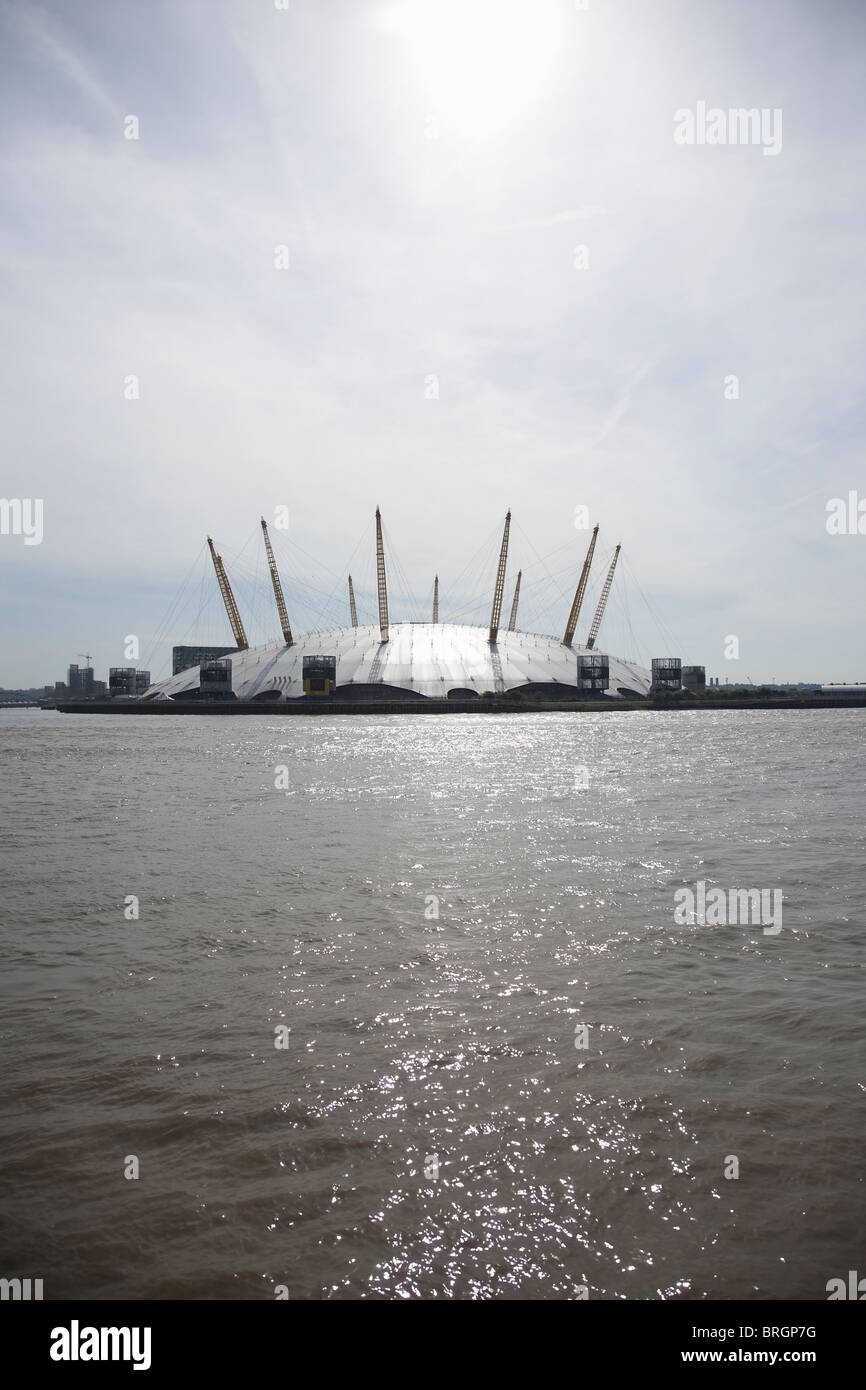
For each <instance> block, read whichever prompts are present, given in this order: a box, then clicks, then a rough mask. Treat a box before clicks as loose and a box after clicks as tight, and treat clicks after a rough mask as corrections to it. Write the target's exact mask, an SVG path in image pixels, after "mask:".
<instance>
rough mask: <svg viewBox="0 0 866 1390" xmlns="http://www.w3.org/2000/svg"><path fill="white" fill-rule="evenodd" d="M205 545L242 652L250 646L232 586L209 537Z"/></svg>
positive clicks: (236, 640)
mask: <svg viewBox="0 0 866 1390" xmlns="http://www.w3.org/2000/svg"><path fill="white" fill-rule="evenodd" d="M207 543H208V545H209V546H210V557H211V559H212V560H213V567H214V569H215V571H216V577H217V583H218V584H219V586H220V593H221V594H222V598H223V603H224V604H225V607H226V613H227V614H228V620H229V622H230V623H231V628H232V635H233V636H234V639H235V642H236V643H237V648H238V651H239V652H244V651H246V649H247V647H248V646H249V645H250V644H249V642H248V641H247V634H246V633H245V632H244V625H243V623H242V622H241V615H240V613H239V612H238V606H237V604H236V603H235V596H234V594H233V593H232V586H231V584H230V583H229V577H228V575H227V574H226V571H225V565H224V564H223V561H222V556H221V555H217V553H216V551H215V550H214V545H213V541H212V540H211V538H210V536H208V538H207Z"/></svg>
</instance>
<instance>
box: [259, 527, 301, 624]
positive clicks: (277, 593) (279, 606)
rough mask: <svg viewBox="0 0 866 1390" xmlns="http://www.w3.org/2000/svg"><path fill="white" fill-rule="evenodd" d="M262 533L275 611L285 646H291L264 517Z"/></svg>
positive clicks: (281, 590)
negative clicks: (275, 606) (275, 604)
mask: <svg viewBox="0 0 866 1390" xmlns="http://www.w3.org/2000/svg"><path fill="white" fill-rule="evenodd" d="M262 535H263V536H264V538H265V554H266V555H267V557H268V569H269V570H270V572H271V583H272V584H273V586H274V598H275V599H276V600H277V612H278V614H279V615H280V627H281V628H282V630H283V640H284V642H285V644H286V646H287V647H291V646H292V645H293V643H294V638H293V637H292V628H291V624H290V622H289V615H288V613H287V612H286V600H285V599H284V598H283V586H282V584H281V583H280V575H279V571H278V570H277V562H276V560H275V559H274V551H273V546H272V545H271V538H270V536H269V535H268V523H267V522H266V521H265V519H264V517H262Z"/></svg>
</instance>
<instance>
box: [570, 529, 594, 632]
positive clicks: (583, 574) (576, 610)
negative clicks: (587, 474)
mask: <svg viewBox="0 0 866 1390" xmlns="http://www.w3.org/2000/svg"><path fill="white" fill-rule="evenodd" d="M597 539H598V527H597V526H596V528H595V530H594V531H593V533H592V540H591V541H590V543H589V550H588V551H587V552H586V559H585V560H584V562H583V569H582V570H581V571H580V579H579V580H578V581H577V588H576V589H575V591H574V599H573V601H572V605H571V612H570V613H569V615H568V622H567V623H566V625H565V636H564V637H563V639H562V645H563V646H564V647H570V646H571V644H572V641H573V640H574V632H575V628H576V627H577V620H578V618H579V617H580V610H581V608H582V607H583V596H584V594H585V593H586V585H587V582H588V580H589V571H590V566H591V565H592V557H593V555H594V553H595V543H596V540H597Z"/></svg>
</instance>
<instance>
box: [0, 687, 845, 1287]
mask: <svg viewBox="0 0 866 1390" xmlns="http://www.w3.org/2000/svg"><path fill="white" fill-rule="evenodd" d="M864 734H866V713H864V712H863V711H859V710H839V711H835V710H830V711H815V712H802V711H793V712H777V711H755V712H744V711H715V712H706V713H704V712H685V711H683V712H679V713H672V714H659V713H652V712H649V711H647V712H645V713H644V712H639V713H629V714H626V713H621V714H608V713H604V714H582V715H577V716H575V715H569V714H561V715H558V714H552V715H513V716H512V715H502V716H497V717H485V716H475V715H468V716H458V715H455V716H440V717H437V718H429V717H424V716H419V717H413V716H400V717H390V718H389V717H377V716H364V717H363V718H361V717H356V718H344V719H339V718H328V717H321V716H320V717H318V718H316V719H315V720H310V721H307V720H303V719H296V718H293V719H286V720H284V721H283V722H281V721H280V720H279V719H278V718H277V717H271V716H263V717H260V718H247V719H226V718H208V717H190V718H177V719H174V718H166V717H160V718H134V717H124V718H117V717H115V718H111V717H110V716H87V717H84V716H77V717H76V716H71V715H68V716H64V715H58V714H53V713H47V712H46V713H43V712H41V711H26V712H12V711H4V712H3V713H2V714H0V771H2V781H0V798H2V807H3V825H4V864H5V867H4V871H3V893H2V917H3V930H2V946H3V1012H2V1028H0V1036H2V1047H3V1051H2V1057H3V1074H2V1078H0V1105H2V1136H3V1144H2V1157H0V1261H2V1265H3V1268H2V1269H0V1275H4V1276H13V1275H20V1276H23V1275H30V1276H32V1277H41V1278H43V1279H44V1281H45V1297H46V1298H71V1297H92V1298H111V1297H119V1298H172V1297H174V1298H178V1297H179V1298H227V1297H228V1298H233V1297H236V1298H256V1297H266V1298H267V1297H273V1295H274V1291H275V1288H276V1286H278V1285H285V1286H286V1287H287V1289H288V1291H289V1295H290V1297H291V1298H292V1299H304V1298H374V1299H375V1298H413V1297H423V1298H435V1297H439V1298H449V1297H457V1298H464V1299H465V1298H480V1299H486V1298H502V1297H505V1298H509V1297H510V1298H542V1299H545V1298H547V1299H561V1298H574V1297H579V1296H581V1290H582V1288H586V1290H587V1291H588V1296H589V1297H590V1298H607V1299H617V1298H659V1297H663V1298H767V1299H773V1298H784V1297H793V1298H821V1299H823V1298H826V1292H825V1286H826V1283H827V1280H828V1279H830V1278H833V1277H836V1276H842V1277H844V1276H845V1275H846V1274H847V1271H848V1270H849V1269H860V1270H861V1272H862V1269H863V1258H864V1252H863V1246H862V1243H861V1239H860V1232H861V1231H862V1229H863V1217H864V1200H863V1194H864V1183H863V1176H862V1173H863V1167H862V1139H863V1100H864V1078H863V1068H862V1034H861V1031H860V1026H859V1024H860V1014H861V1012H862V995H863V960H864V956H863V938H864V901H866V868H864V854H863V849H864V844H863V805H864V791H863V783H864V773H863V767H864V758H863V754H864ZM280 768H285V769H286V771H285V772H284V773H280V772H279V771H278V769H280ZM584 768H585V769H586V772H585V774H584V773H583V772H582V771H581V769H584ZM275 782H279V783H280V784H281V785H280V786H279V787H278V786H275ZM584 782H585V783H586V785H585V786H583V785H582V783H584ZM283 783H287V785H282V784H283ZM698 880H705V881H706V883H707V885H720V886H722V887H724V888H726V889H727V888H731V887H736V888H752V887H757V888H777V889H780V890H781V891H782V893H783V894H784V905H783V906H784V915H783V927H782V931H781V932H780V933H779V934H778V935H775V936H773V935H768V934H765V933H764V932H763V931H762V928H761V926H760V925H748V924H747V925H724V926H708V925H701V924H700V923H697V922H690V923H689V924H687V925H683V926H680V925H677V923H676V922H675V920H674V893H675V891H676V889H677V888H678V887H681V886H683V885H691V886H694V885H695V883H696V882H697V881H698ZM131 895H135V897H137V898H138V900H139V917H138V920H126V918H125V916H124V903H125V900H126V899H127V898H128V897H129V896H131ZM434 897H435V898H436V899H438V918H436V917H435V916H434V915H433V914H434V913H435V911H436V907H437V904H436V902H434V901H433V898H434ZM127 911H130V912H131V911H132V906H130V905H127ZM282 1025H285V1026H286V1027H287V1028H288V1030H289V1031H288V1034H287V1035H285V1034H283V1035H282V1038H283V1039H286V1037H287V1044H288V1045H287V1047H285V1048H279V1049H278V1048H277V1047H276V1046H275V1042H277V1041H280V1040H281V1036H280V1035H279V1034H278V1033H277V1032H276V1031H275V1030H277V1029H279V1028H280V1027H281V1026H282ZM581 1025H586V1026H587V1028H588V1035H587V1040H588V1045H587V1046H586V1047H585V1048H580V1047H577V1046H576V1045H575V1044H576V1042H578V1041H579V1040H580V1039H581V1034H580V1033H579V1031H578V1032H577V1033H576V1029H577V1030H579V1029H580V1027H581ZM131 1155H135V1156H136V1157H137V1158H138V1160H139V1163H140V1176H139V1178H138V1180H127V1179H126V1178H125V1177H124V1164H125V1161H126V1160H127V1158H128V1156H131ZM731 1156H734V1157H736V1158H737V1160H738V1162H739V1177H738V1178H736V1179H733V1178H731V1179H729V1178H726V1177H725V1169H726V1165H727V1167H728V1168H729V1169H730V1168H731V1164H730V1158H731ZM437 1165H438V1171H437Z"/></svg>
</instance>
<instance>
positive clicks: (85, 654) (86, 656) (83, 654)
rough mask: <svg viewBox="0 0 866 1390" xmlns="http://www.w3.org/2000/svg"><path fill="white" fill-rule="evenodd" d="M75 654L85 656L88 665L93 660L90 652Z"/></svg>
mask: <svg viewBox="0 0 866 1390" xmlns="http://www.w3.org/2000/svg"><path fill="white" fill-rule="evenodd" d="M75 655H76V656H83V657H84V660H85V661H86V662H87V664H88V666H89V665H90V663H91V661H92V660H93V657H92V656H91V655H90V652H76V653H75Z"/></svg>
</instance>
